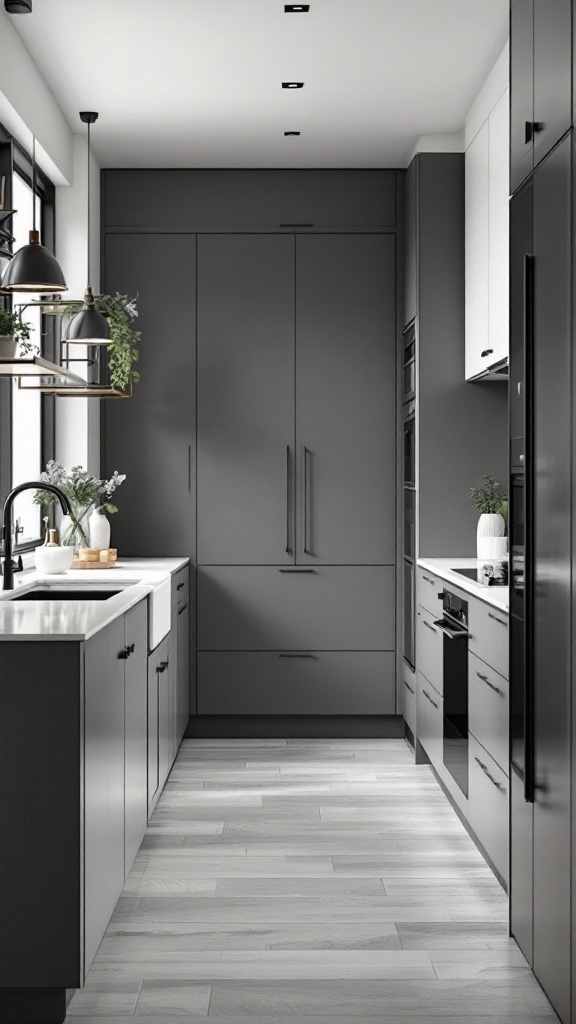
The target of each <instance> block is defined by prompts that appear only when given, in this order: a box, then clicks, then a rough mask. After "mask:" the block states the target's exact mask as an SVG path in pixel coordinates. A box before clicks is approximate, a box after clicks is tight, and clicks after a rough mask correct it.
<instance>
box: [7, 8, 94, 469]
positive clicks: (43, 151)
mask: <svg viewBox="0 0 576 1024" xmlns="http://www.w3.org/2000/svg"><path fill="white" fill-rule="evenodd" d="M12 22H13V18H11V17H10V15H8V14H6V12H5V11H4V10H3V9H1V10H0V122H1V123H2V124H3V125H4V127H5V128H6V129H7V130H8V131H9V132H10V133H11V134H12V135H13V136H14V137H15V138H16V139H17V140H18V142H20V143H21V145H22V146H23V147H24V148H25V149H26V150H27V151H28V152H30V151H31V148H32V137H33V136H36V140H37V141H36V156H37V161H38V165H39V166H40V167H41V168H42V170H43V171H44V172H45V173H46V174H47V175H48V177H49V178H50V180H51V181H52V182H54V184H55V185H56V186H57V187H56V255H57V257H58V259H59V261H60V263H61V265H62V269H63V271H64V277H65V279H66V283H67V284H68V293H67V294H68V295H69V296H70V297H71V298H82V296H83V294H84V289H85V287H86V282H87V277H86V274H87V268H86V230H87V225H86V220H87V211H86V201H87V192H86V187H87V185H86V153H87V147H86V134H85V129H82V130H83V131H84V134H82V135H80V134H75V132H76V131H78V132H80V130H81V128H82V126H81V124H80V120H78V125H77V128H76V126H74V130H73V129H72V128H71V127H70V125H69V124H68V121H67V120H66V118H65V116H64V114H63V112H62V110H61V109H60V107H59V106H58V103H57V102H56V99H55V98H54V95H53V94H52V92H51V91H50V88H49V86H48V85H47V83H46V80H45V79H44V78H43V76H42V74H41V73H40V71H39V70H38V68H37V67H36V65H35V63H34V61H33V60H32V57H31V56H30V54H29V53H28V50H27V49H26V47H25V46H24V43H23V42H22V40H21V38H20V36H19V35H18V33H17V32H16V30H15V28H14V25H13V23H12ZM92 182H93V188H92V197H93V198H92V224H93V231H92V266H93V268H94V269H93V280H92V285H93V287H94V290H95V291H97V290H98V289H99V286H100V285H99V277H100V274H99V270H100V168H99V167H98V165H97V163H96V161H95V160H94V159H93V161H92ZM99 406H100V402H99V400H98V399H81V398H59V399H56V457H57V458H58V459H59V460H60V461H61V462H63V463H64V464H65V465H67V466H71V465H79V464H81V465H83V466H85V467H86V468H87V469H89V470H90V472H93V473H95V474H98V475H99V461H100V410H99Z"/></svg>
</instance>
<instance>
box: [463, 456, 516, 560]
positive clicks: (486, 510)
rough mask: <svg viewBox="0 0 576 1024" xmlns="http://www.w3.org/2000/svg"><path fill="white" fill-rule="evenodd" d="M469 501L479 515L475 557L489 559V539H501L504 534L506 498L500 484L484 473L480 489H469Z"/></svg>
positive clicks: (506, 510) (506, 508) (506, 511)
mask: <svg viewBox="0 0 576 1024" xmlns="http://www.w3.org/2000/svg"><path fill="white" fill-rule="evenodd" d="M470 500H471V501H472V502H473V504H474V505H475V506H476V508H477V509H478V511H479V513H480V518H479V520H478V528H477V531H476V545H477V557H478V558H479V559H480V558H491V557H492V555H491V550H490V548H491V545H490V540H489V538H492V537H503V536H504V534H505V532H506V516H507V514H508V498H507V496H506V495H505V494H504V492H503V490H502V486H501V484H499V483H498V481H497V480H495V479H494V477H493V476H491V475H490V474H489V473H486V474H485V475H484V476H483V477H482V486H481V487H471V488H470Z"/></svg>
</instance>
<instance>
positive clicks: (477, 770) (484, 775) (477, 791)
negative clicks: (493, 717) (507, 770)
mask: <svg viewBox="0 0 576 1024" xmlns="http://www.w3.org/2000/svg"><path fill="white" fill-rule="evenodd" d="M468 757H469V763H468V775H469V777H468V814H469V822H470V825H471V827H472V829H473V830H474V832H475V833H476V835H477V836H478V839H479V840H480V842H481V843H482V846H483V847H484V849H485V850H486V853H487V854H488V856H489V857H490V859H491V861H492V862H493V864H494V866H495V867H496V869H497V870H498V872H499V873H500V874H501V875H502V878H504V880H505V881H507V879H508V834H509V832H508V785H509V784H508V778H507V776H506V775H505V774H504V772H503V771H502V769H501V768H500V767H499V766H498V765H497V764H496V762H495V761H494V759H493V758H492V757H490V754H489V753H488V751H486V750H484V747H482V746H481V745H480V744H479V743H477V742H476V740H475V739H474V737H473V736H470V739H469V747H468Z"/></svg>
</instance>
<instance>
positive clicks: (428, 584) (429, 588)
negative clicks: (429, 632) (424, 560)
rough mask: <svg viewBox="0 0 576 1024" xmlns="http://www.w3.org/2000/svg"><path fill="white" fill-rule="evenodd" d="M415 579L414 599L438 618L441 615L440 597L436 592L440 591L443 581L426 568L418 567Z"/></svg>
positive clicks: (439, 592)
mask: <svg viewBox="0 0 576 1024" xmlns="http://www.w3.org/2000/svg"><path fill="white" fill-rule="evenodd" d="M417 579H418V582H417V584H416V599H417V601H418V604H421V605H422V607H423V608H426V610H427V611H429V612H430V613H431V614H432V615H433V616H434V617H435V618H436V619H439V618H440V617H441V615H442V598H441V597H438V594H441V593H442V590H443V588H444V583H443V582H442V580H441V579H438V577H437V576H434V575H433V574H432V573H431V572H429V571H428V569H420V568H419V569H418V577H417Z"/></svg>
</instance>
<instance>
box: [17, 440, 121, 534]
mask: <svg viewBox="0 0 576 1024" xmlns="http://www.w3.org/2000/svg"><path fill="white" fill-rule="evenodd" d="M125 479H126V476H125V475H124V474H121V473H118V472H117V471H115V472H114V473H113V474H112V476H111V478H110V480H99V479H98V477H95V476H92V475H91V474H90V473H87V472H86V470H85V469H83V468H82V466H73V467H72V469H65V468H64V466H63V465H62V464H61V463H60V462H56V461H55V460H53V459H52V460H51V461H50V462H49V463H48V464H47V466H46V469H45V471H44V472H43V473H41V474H40V481H41V482H42V483H49V484H55V485H56V486H57V487H59V488H60V490H61V491H63V492H64V494H65V495H66V497H67V498H68V504H69V506H70V512H69V514H68V515H67V516H64V517H63V519H62V523H61V526H60V534H61V542H62V544H63V545H65V546H67V545H70V546H72V547H74V549H75V550H78V549H79V548H88V547H90V546H94V545H91V543H90V532H91V527H90V524H89V521H88V513H89V512H91V511H92V510H96V509H98V519H104V516H103V513H105V512H109V513H113V512H117V511H118V509H117V507H116V505H113V504H112V503H111V502H110V501H109V500H108V499H109V498H111V496H112V494H113V493H114V491H116V490H117V489H118V487H120V484H122V483H123V482H124V480H125ZM103 499H104V500H103ZM34 501H35V503H36V504H37V505H53V504H54V503H55V502H56V501H57V498H56V496H55V495H54V494H53V492H52V491H41V490H39V491H36V493H35V495H34ZM109 544H110V534H109V533H108V543H107V544H99V545H98V546H99V547H108V546H109Z"/></svg>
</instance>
